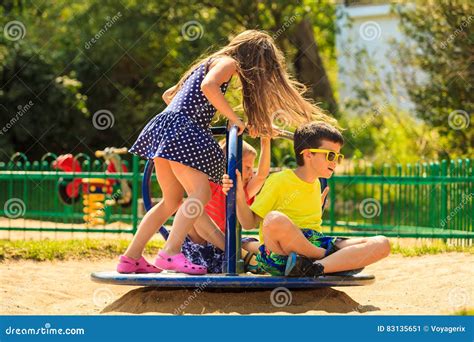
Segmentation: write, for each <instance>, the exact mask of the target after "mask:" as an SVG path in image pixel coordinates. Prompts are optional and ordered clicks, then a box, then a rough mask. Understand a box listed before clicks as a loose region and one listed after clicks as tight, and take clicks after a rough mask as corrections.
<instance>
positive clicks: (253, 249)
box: [242, 241, 260, 254]
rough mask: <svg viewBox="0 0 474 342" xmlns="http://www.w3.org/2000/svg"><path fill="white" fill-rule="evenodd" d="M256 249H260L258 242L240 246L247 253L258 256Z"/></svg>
mask: <svg viewBox="0 0 474 342" xmlns="http://www.w3.org/2000/svg"><path fill="white" fill-rule="evenodd" d="M258 247H260V242H258V241H249V242H246V243H243V244H242V248H243V249H245V250H246V251H247V252H250V253H254V254H258V253H259V251H258Z"/></svg>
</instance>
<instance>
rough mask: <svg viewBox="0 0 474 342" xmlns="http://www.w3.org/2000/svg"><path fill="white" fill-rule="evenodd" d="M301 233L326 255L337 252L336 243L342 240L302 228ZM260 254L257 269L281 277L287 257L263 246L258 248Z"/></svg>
mask: <svg viewBox="0 0 474 342" xmlns="http://www.w3.org/2000/svg"><path fill="white" fill-rule="evenodd" d="M301 232H302V233H303V235H304V236H305V238H306V239H308V241H309V242H311V244H313V245H314V246H316V247H320V248H324V249H325V250H326V255H325V256H328V255H329V254H332V253H334V252H335V251H336V250H337V247H336V245H335V244H336V242H337V241H339V240H342V239H343V238H338V237H332V236H325V235H324V234H322V233H319V232H317V231H315V230H312V229H307V228H302V229H301ZM259 251H260V253H259V254H257V262H258V267H259V268H260V269H262V270H263V271H265V272H267V273H270V274H271V275H274V276H282V275H284V274H285V268H286V261H287V260H288V256H287V255H281V254H277V253H274V252H272V251H270V250H269V249H268V248H266V247H265V245H261V246H260V247H259Z"/></svg>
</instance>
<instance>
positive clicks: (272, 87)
mask: <svg viewBox="0 0 474 342" xmlns="http://www.w3.org/2000/svg"><path fill="white" fill-rule="evenodd" d="M222 56H229V57H231V58H233V59H234V60H235V61H236V62H237V72H238V75H239V78H240V82H241V84H242V96H243V99H242V103H243V109H244V112H245V114H246V116H247V118H248V124H249V125H252V126H253V127H255V128H256V130H257V132H258V133H259V134H270V132H271V127H272V123H273V121H274V120H278V121H279V122H280V123H283V124H284V125H298V124H302V123H305V122H309V121H325V122H328V123H331V124H333V125H337V121H336V120H335V119H334V118H332V117H330V116H328V115H326V114H325V113H324V112H323V111H322V110H321V108H319V107H318V106H317V105H316V104H315V103H314V102H313V101H312V100H311V99H307V98H305V97H304V96H303V94H304V93H305V92H306V86H305V85H304V84H302V83H300V82H298V81H296V80H295V79H293V78H292V77H291V76H290V75H289V74H288V72H287V70H286V63H285V58H284V56H283V53H282V52H281V51H280V49H278V47H277V46H276V45H275V42H274V40H273V38H272V37H270V36H269V35H268V34H267V33H265V32H262V31H258V30H247V31H244V32H242V33H240V34H239V35H237V36H236V37H234V38H233V39H232V40H231V41H230V43H229V44H227V45H226V46H224V47H223V48H221V49H220V50H218V51H216V52H214V53H212V54H210V55H208V56H205V57H202V58H199V59H198V60H197V61H196V62H195V63H194V64H193V65H192V66H191V67H190V68H189V70H188V71H187V72H186V73H185V74H184V75H183V77H182V78H181V79H180V80H179V82H178V84H177V87H176V88H175V90H174V92H173V93H172V94H171V95H172V96H174V95H175V94H176V93H177V92H178V91H179V89H180V88H181V86H182V85H183V83H184V81H185V80H186V79H187V78H188V76H189V75H190V74H191V73H192V71H193V70H194V69H195V68H196V67H197V66H198V65H200V64H201V63H203V62H204V61H206V60H209V58H216V57H222Z"/></svg>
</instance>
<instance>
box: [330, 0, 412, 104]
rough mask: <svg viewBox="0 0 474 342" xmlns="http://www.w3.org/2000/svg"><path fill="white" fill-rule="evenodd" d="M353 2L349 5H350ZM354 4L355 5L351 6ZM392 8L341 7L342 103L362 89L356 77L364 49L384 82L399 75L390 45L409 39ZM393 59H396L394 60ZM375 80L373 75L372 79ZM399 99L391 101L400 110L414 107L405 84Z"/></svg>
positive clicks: (399, 88)
mask: <svg viewBox="0 0 474 342" xmlns="http://www.w3.org/2000/svg"><path fill="white" fill-rule="evenodd" d="M348 2H349V1H346V3H348ZM349 3H354V1H352V2H349ZM391 6H392V5H390V4H377V5H361V4H355V5H351V4H349V5H347V4H344V5H342V4H341V5H338V20H337V26H338V31H339V32H338V34H337V36H336V49H337V52H338V53H337V55H338V59H337V64H338V68H339V71H338V86H339V100H340V102H341V103H344V101H345V100H347V99H350V98H354V97H355V96H356V94H355V92H354V90H353V88H354V87H355V86H357V85H360V82H361V80H359V79H357V77H355V76H354V70H355V69H356V67H357V66H359V67H360V66H361V64H360V63H361V61H358V60H357V58H356V57H355V53H356V52H357V51H359V50H360V49H365V50H366V51H367V53H368V56H370V59H371V60H373V61H374V62H375V63H376V65H377V70H378V72H379V74H380V76H381V79H384V80H385V79H386V78H387V77H388V76H389V75H390V74H392V76H393V75H394V73H395V70H394V67H393V64H392V63H391V62H390V59H391V58H393V53H394V52H396V51H393V48H392V47H391V45H390V42H391V41H393V40H398V41H401V40H404V39H406V38H405V37H404V36H403V35H402V33H401V32H400V30H399V29H398V23H399V18H398V16H397V15H396V13H393V11H392V10H391ZM391 56H392V57H391ZM368 76H371V75H368ZM395 88H396V89H397V93H398V94H397V95H396V96H394V94H390V96H389V101H390V102H393V103H394V104H396V105H397V106H399V108H404V109H409V108H411V107H412V104H411V103H410V101H409V99H408V97H407V95H406V91H405V90H404V87H403V85H402V84H401V82H398V83H396V87H395Z"/></svg>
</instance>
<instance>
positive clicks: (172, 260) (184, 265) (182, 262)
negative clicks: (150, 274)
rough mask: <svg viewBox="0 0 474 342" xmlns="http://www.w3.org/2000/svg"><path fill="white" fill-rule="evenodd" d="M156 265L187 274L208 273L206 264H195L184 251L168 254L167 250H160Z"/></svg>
mask: <svg viewBox="0 0 474 342" xmlns="http://www.w3.org/2000/svg"><path fill="white" fill-rule="evenodd" d="M155 265H156V267H158V268H161V269H164V270H168V271H175V272H181V273H187V274H206V273H207V268H206V267H204V266H200V265H196V264H193V263H192V262H191V261H189V260H188V259H186V257H185V256H184V254H183V253H179V254H176V255H173V256H169V255H167V254H166V253H165V252H159V253H158V256H157V257H156V259H155Z"/></svg>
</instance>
